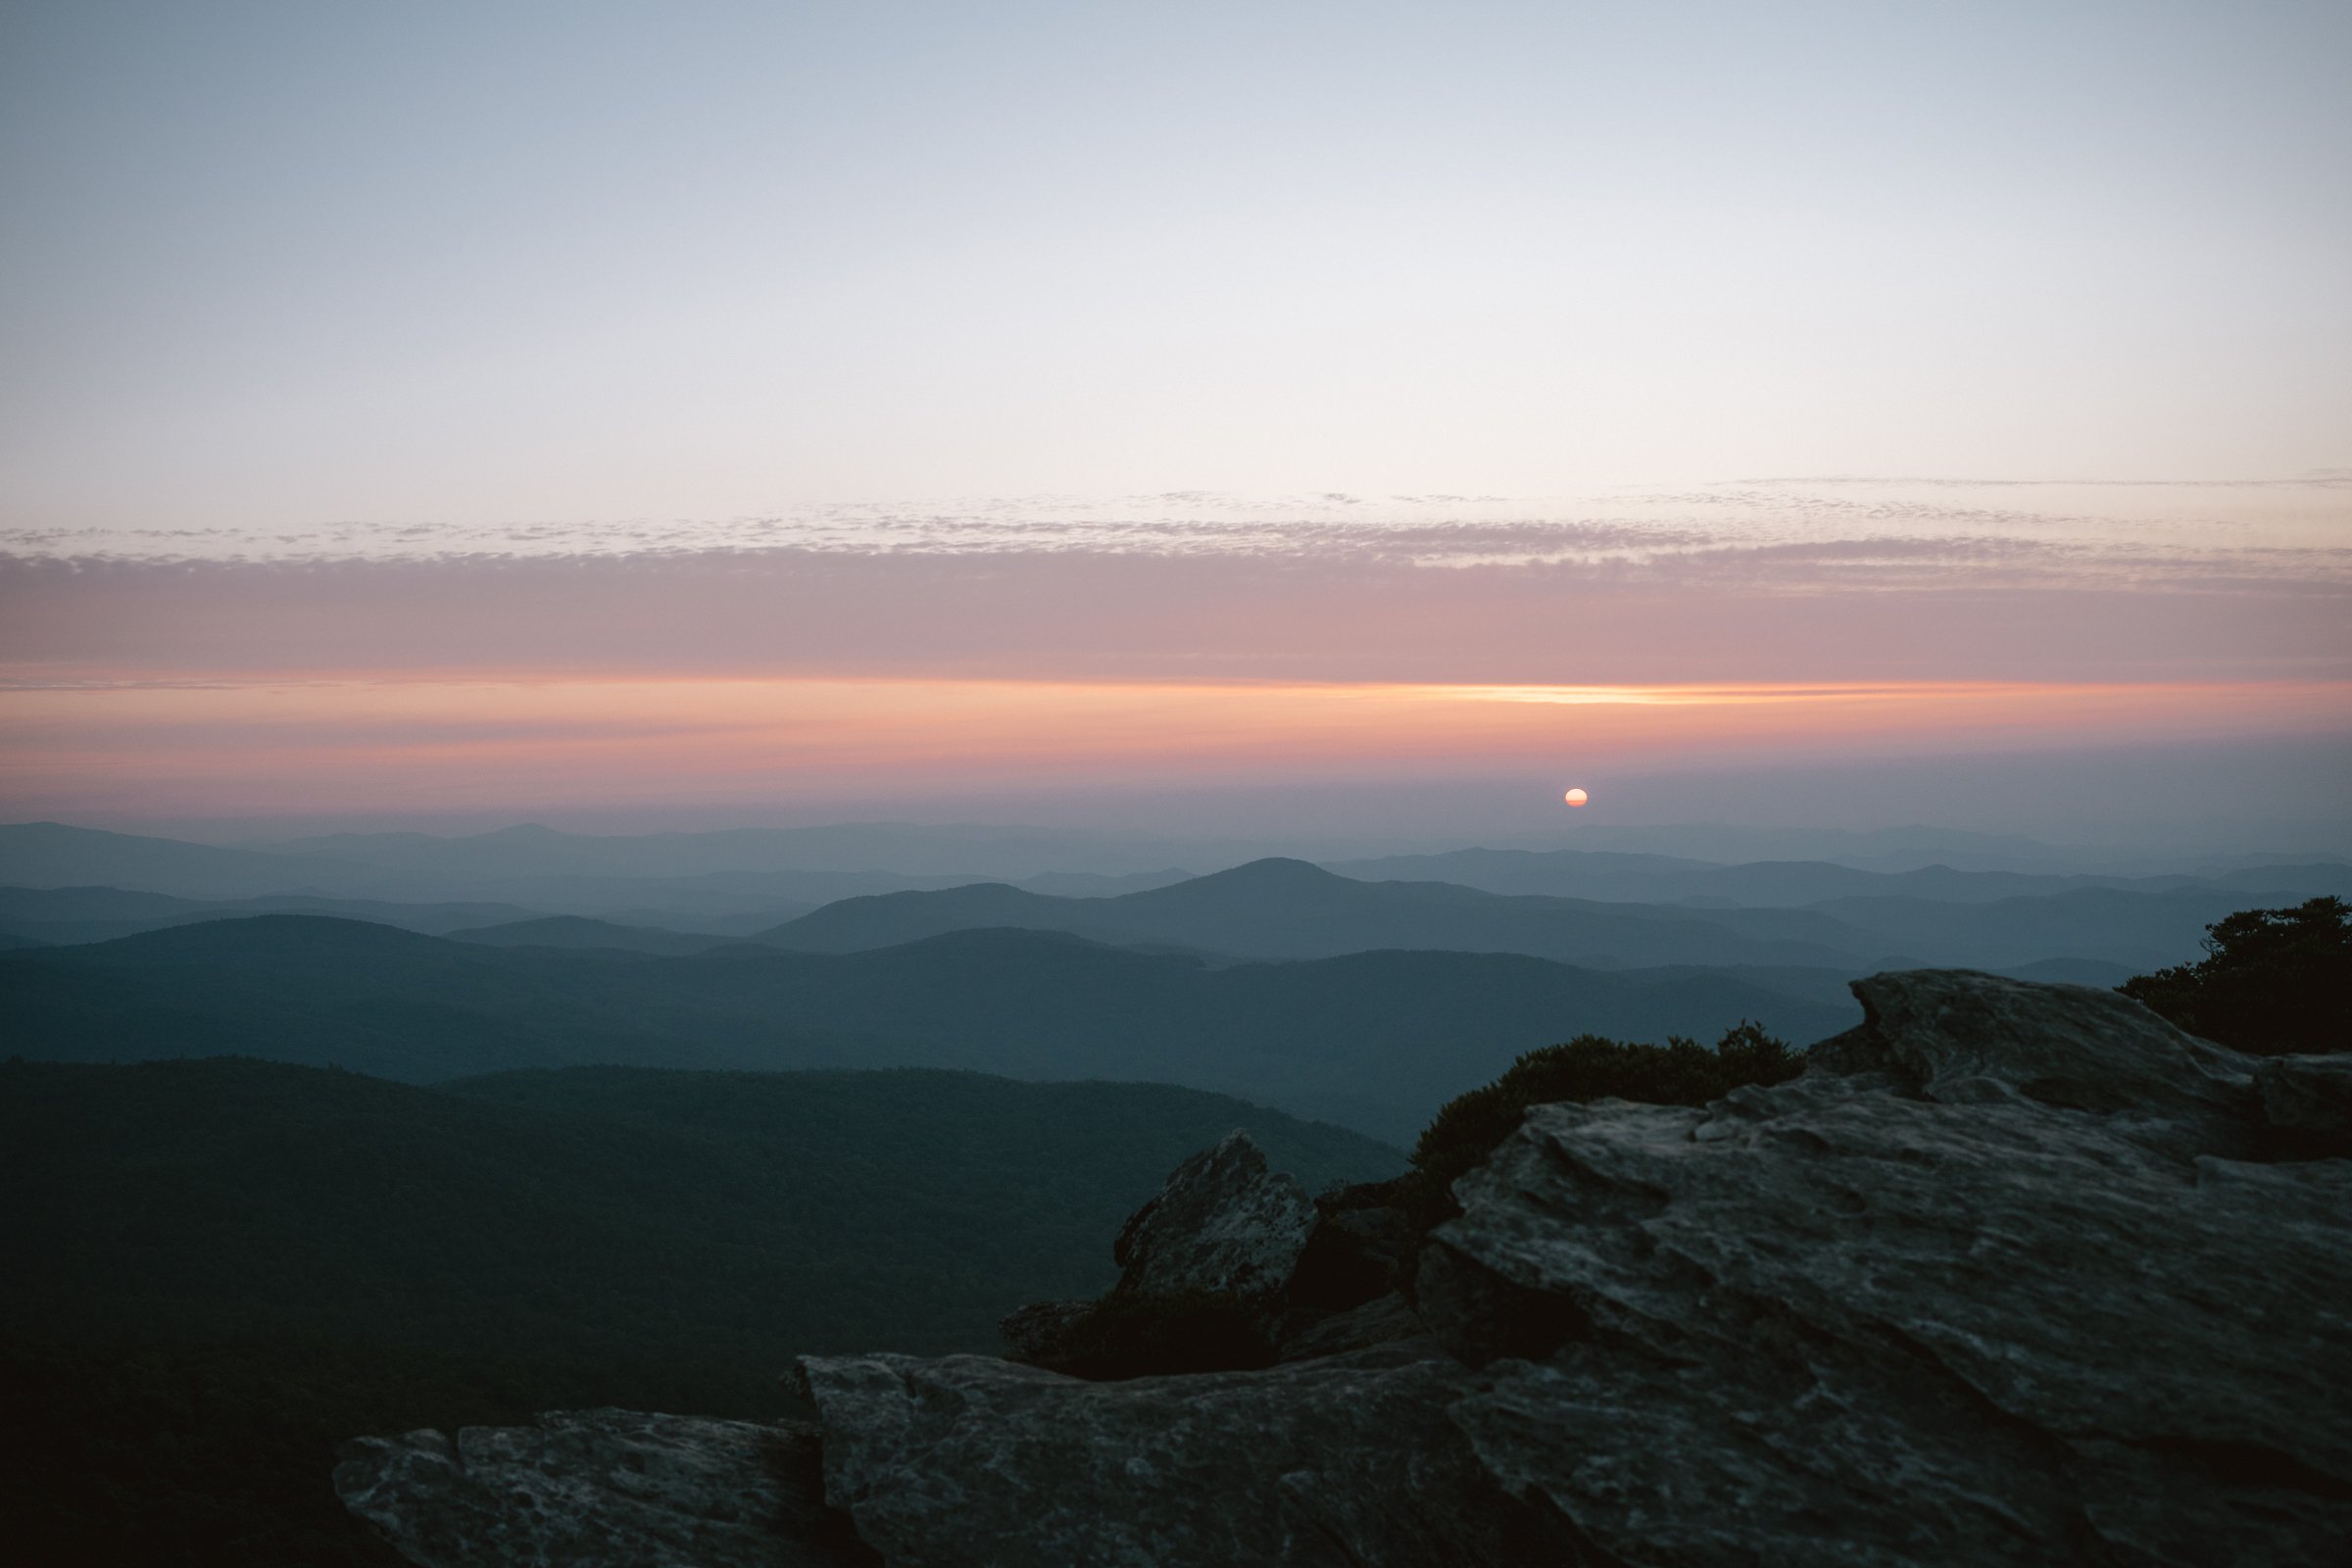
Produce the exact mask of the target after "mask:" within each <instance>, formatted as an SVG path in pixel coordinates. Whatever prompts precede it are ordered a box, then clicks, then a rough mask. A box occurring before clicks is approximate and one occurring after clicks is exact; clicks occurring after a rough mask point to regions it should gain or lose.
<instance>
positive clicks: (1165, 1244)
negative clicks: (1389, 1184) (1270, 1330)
mask: <svg viewBox="0 0 2352 1568" xmlns="http://www.w3.org/2000/svg"><path fill="white" fill-rule="evenodd" d="M1314 1226H1315V1205H1314V1203H1313V1201H1311V1200H1310V1199H1309V1198H1308V1197H1307V1196H1306V1189H1304V1188H1302V1187H1300V1186H1299V1183H1298V1182H1297V1181H1296V1180H1294V1179H1293V1178H1291V1177H1290V1176H1288V1175H1286V1174H1284V1173H1282V1172H1280V1171H1275V1170H1269V1169H1268V1168H1267V1166H1266V1155H1265V1151H1263V1150H1261V1149H1259V1148H1258V1147H1257V1141H1256V1140H1255V1139H1253V1138H1251V1137H1250V1135H1249V1134H1248V1133H1246V1132H1243V1131H1240V1130H1239V1129H1237V1130H1235V1131H1234V1132H1231V1133H1228V1134H1227V1135H1226V1136H1225V1138H1224V1139H1223V1140H1222V1141H1221V1142H1219V1143H1217V1144H1216V1145H1214V1146H1212V1147H1211V1148H1208V1149H1204V1150H1202V1151H1201V1152H1200V1153H1198V1154H1195V1155H1194V1156H1193V1157H1192V1158H1190V1159H1188V1160H1186V1161H1185V1162H1184V1163H1183V1164H1181V1165H1179V1166H1177V1167H1176V1169H1175V1170H1174V1171H1172V1172H1170V1173H1169V1176H1168V1180H1167V1184H1166V1185H1165V1186H1163V1187H1162V1188H1161V1189H1160V1190H1159V1196H1158V1197H1156V1198H1154V1199H1152V1201H1150V1202H1148V1203H1146V1204H1145V1205H1144V1206H1143V1207H1141V1208H1139V1209H1137V1210H1136V1211H1135V1213H1134V1215H1133V1216H1132V1217H1131V1218H1129V1220H1128V1221H1127V1224H1126V1227H1125V1228H1124V1229H1122V1230H1121V1231H1120V1232H1119V1236H1118V1240H1117V1241H1115V1242H1113V1243H1112V1244H1111V1249H1110V1255H1111V1261H1113V1262H1115V1263H1117V1264H1118V1265H1119V1270H1120V1272H1119V1284H1118V1289H1119V1290H1121V1291H1123V1292H1125V1293H1127V1294H1129V1295H1142V1296H1177V1295H1184V1294H1188V1293H1199V1294H1205V1295H1220V1296H1234V1297H1239V1298H1242V1299H1246V1300H1248V1299H1257V1300H1265V1299H1272V1298H1273V1297H1275V1296H1278V1295H1279V1294H1280V1293H1281V1291H1282V1289H1283V1287H1284V1286H1286V1285H1288V1284H1289V1283H1290V1279H1291V1271H1292V1270H1293V1269H1295V1268H1297V1267H1298V1266H1299V1252H1300V1251H1301V1250H1304V1249H1305V1247H1306V1239H1307V1237H1308V1235H1309V1234H1310V1233H1311V1232H1312V1231H1313V1230H1314Z"/></svg>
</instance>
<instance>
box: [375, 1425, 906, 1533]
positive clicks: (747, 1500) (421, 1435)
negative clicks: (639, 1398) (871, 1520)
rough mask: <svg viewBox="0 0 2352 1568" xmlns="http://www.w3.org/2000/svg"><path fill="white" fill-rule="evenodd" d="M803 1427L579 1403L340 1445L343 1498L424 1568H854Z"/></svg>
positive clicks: (812, 1434)
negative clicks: (671, 1567) (525, 1422)
mask: <svg viewBox="0 0 2352 1568" xmlns="http://www.w3.org/2000/svg"><path fill="white" fill-rule="evenodd" d="M817 1445H818V1434H817V1431H816V1429H815V1428H813V1427H809V1426H805V1425H803V1426H795V1425H790V1424H785V1425H774V1426H770V1425H763V1424H760V1423H758V1422H752V1421H707V1420H699V1419H695V1418H693V1417H688V1416H675V1415H640V1414H638V1413H636V1412H634V1411H629V1410H574V1411H565V1412H563V1413H560V1414H556V1415H548V1416H542V1417H540V1419H539V1424H538V1425H537V1426H530V1427H467V1428H466V1429H464V1430H463V1431H461V1432H459V1433H458V1435H457V1437H456V1438H455V1439H452V1438H450V1437H448V1436H446V1435H444V1434H442V1433H439V1432H431V1431H426V1432H411V1433H409V1434H408V1435H407V1436H405V1437H398V1438H361V1439H359V1440H357V1441H355V1442H352V1443H348V1444H346V1445H344V1448H343V1454H342V1463H340V1464H339V1465H337V1466H336V1467H335V1491H336V1492H337V1493H338V1494H340V1495H341V1496H342V1498H343V1502H344V1505H345V1506H347V1507H349V1508H350V1509H351V1511H352V1512H353V1513H356V1514H358V1515H359V1516H360V1517H361V1518H363V1519H365V1520H367V1521H368V1523H369V1524H372V1525H374V1526H375V1527H376V1528H377V1529H379V1530H381V1531H382V1532H383V1533H384V1535H385V1536H386V1537H388V1538H389V1539H390V1540H391V1541H392V1543H393V1544H395V1545H397V1546H398V1547H399V1548H400V1550H401V1553H402V1555H404V1556H406V1557H407V1558H408V1559H409V1560H410V1561H411V1562H414V1563H418V1564H422V1565H424V1568H477V1565H481V1564H494V1563H513V1564H526V1563H527V1564H534V1565H538V1564H549V1565H552V1564H558V1563H561V1564H563V1565H564V1568H646V1565H649V1564H671V1563H674V1564H693V1565H695V1568H851V1565H853V1564H872V1563H874V1562H877V1561H878V1560H879V1559H878V1558H876V1557H875V1556H874V1554H873V1552H872V1551H871V1550H870V1549H869V1548H867V1547H866V1546H865V1545H863V1544H861V1543H860V1542H858V1538H857V1536H856V1534H855V1533H854V1532H852V1531H851V1530H850V1529H849V1528H848V1527H847V1523H846V1521H844V1520H843V1519H842V1517H841V1516H840V1515H839V1514H838V1513H836V1512H834V1511H832V1510H830V1509H828V1508H827V1507H826V1506H825V1502H824V1489H823V1481H822V1477H821V1475H820V1472H819V1469H818V1453H817Z"/></svg>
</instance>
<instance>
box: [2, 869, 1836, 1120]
mask: <svg viewBox="0 0 2352 1568" xmlns="http://www.w3.org/2000/svg"><path fill="white" fill-rule="evenodd" d="M0 1009H4V1011H5V1015H6V1016H7V1018H8V1019H9V1023H10V1030H9V1033H10V1039H11V1048H10V1049H11V1050H13V1051H15V1052H17V1053H19V1054H23V1055H25V1056H27V1057H33V1058H39V1059H51V1060H77V1061H137V1060H146V1059H152V1058H157V1057H172V1056H196V1055H212V1054H238V1055H251V1056H260V1057H265V1058H269V1059H271V1060H280V1061H293V1062H305V1063H311V1064H316V1065H327V1064H334V1065H340V1066H343V1067H346V1068H349V1069H352V1070H354V1071H359V1072H366V1073H371V1074H374V1075H377V1076H380V1077H386V1078H395V1079H401V1080H405V1081H409V1082H419V1083H422V1082H433V1081H439V1080H445V1079H452V1078H458V1077H464V1076H469V1075H472V1074H477V1073H481V1072H485V1071H494V1070H499V1069H505V1068H516V1067H538V1066H557V1065H564V1064H571V1063H587V1062H613V1063H631V1064H639V1065H651V1066H666V1067H701V1068H710V1067H760V1068H805V1067H880V1066H933V1067H958V1068H968V1069H972V1070H978V1071H987V1072H994V1073H1002V1074H1006V1075H1009V1076H1014V1077H1021V1078H1033V1079H1073V1078H1076V1079H1094V1078H1103V1079H1117V1080H1130V1081H1135V1080H1149V1081H1156V1082H1165V1083H1176V1084H1183V1085H1187V1086H1191V1087H1195V1088H1201V1089H1208V1090H1214V1091H1217V1092H1220V1093H1226V1094H1233V1095H1237V1096H1240V1097H1242V1098H1244V1099H1247V1100H1251V1101H1254V1102H1256V1103H1260V1104H1270V1105H1275V1106H1279V1107H1282V1108H1285V1109H1288V1110H1291V1111H1293V1112H1295V1113H1297V1114H1301V1115H1307V1116H1313V1117H1317V1118H1319V1119H1323V1120H1329V1121H1335V1122H1339V1123H1341V1124H1342V1125H1345V1126H1349V1127H1353V1128H1356V1129H1358V1130H1360V1131H1363V1132H1366V1133H1369V1134H1371V1135H1372V1136H1374V1137H1379V1138H1385V1139H1390V1140H1393V1141H1394V1140H1401V1139H1409V1138H1410V1137H1412V1136H1413V1134H1414V1133H1415V1132H1417V1131H1418V1129H1419V1128H1420V1126H1421V1124H1422V1123H1423V1122H1424V1121H1426V1120H1427V1119H1428V1117H1429V1115H1430V1113H1431V1112H1432V1111H1434V1110H1435V1109H1436V1108H1437V1106H1438V1105H1439V1104H1440V1103H1443V1102H1444V1101H1446V1100H1447V1099H1449V1098H1451V1097H1452V1096H1453V1095H1456V1094H1459V1093H1461V1092H1462V1091H1463V1090H1465V1089H1468V1088H1471V1087H1473V1086H1474V1085H1477V1084H1479V1083H1483V1082H1485V1081H1486V1080H1488V1079H1490V1078H1492V1077H1494V1076H1495V1074H1496V1073H1498V1072H1500V1071H1501V1070H1502V1069H1503V1068H1504V1067H1506V1066H1508V1065H1509V1064H1510V1062H1511V1060H1512V1058H1513V1057H1515V1056H1516V1055H1517V1054H1519V1053H1521V1052H1523V1051H1527V1050H1530V1049H1532V1048H1534V1047H1537V1046H1542V1045H1548V1044H1551V1043H1553V1042H1555V1041H1559V1040H1564V1039H1567V1038H1568V1037H1570V1036H1572V1035H1575V1034H1578V1033H1582V1032H1587V1031H1591V1032H1596V1033H1603V1034H1611V1035H1619V1036H1626V1037H1632V1038H1642V1039H1658V1038H1662V1037H1664V1036H1665V1035H1668V1034H1684V1035H1691V1036H1695V1037H1700V1038H1706V1039H1712V1038H1713V1037H1714V1036H1715V1035H1717V1034H1719V1033H1720V1032H1721V1031H1723V1030H1724V1029H1726V1028H1729V1027H1730V1026H1731V1025H1733V1024H1735V1023H1737V1022H1739V1021H1740V1020H1741V1019H1755V1020H1757V1021H1760V1022H1762V1023H1764V1024H1765V1025H1766V1026H1767V1027H1769V1028H1771V1029H1774V1030H1775V1031H1777V1032H1779V1033H1780V1034H1782V1035H1783V1036H1784V1037H1786V1038H1788V1039H1789V1040H1791V1041H1794V1042H1798V1043H1802V1042H1805V1041H1809V1040H1814V1039H1819V1038H1821V1037H1822V1036H1824V1035H1828V1034H1831V1033H1834V1032H1836V1031H1837V1030H1838V1029H1839V1028H1842V1027H1844V1026H1845V1025H1846V1024H1847V1023H1849V1022H1850V1021H1851V1020H1852V1019H1853V1017H1854V1016H1855V1013H1854V1008H1853V1005H1852V1004H1851V1002H1850V1000H1849V1001H1847V1002H1846V1003H1845V1004H1844V1005H1836V1004H1834V1003H1829V1002H1824V1001H1816V1000H1808V999H1805V998H1802V997H1799V996H1794V995H1791V994H1789V991H1787V990H1786V989H1776V988H1774V987H1771V986H1767V985H1763V984H1757V983H1752V982H1750V981H1747V980H1744V979H1742V978H1740V976H1739V974H1738V973H1737V972H1726V971H1712V970H1703V969H1702V970H1689V971H1677V972H1674V973H1672V974H1670V975H1669V976H1668V977H1667V978H1665V979H1662V980H1649V979H1645V978H1643V977H1642V972H1641V971H1638V970H1637V971H1627V972H1624V973H1611V972H1607V971H1599V970H1593V969H1586V968H1578V967H1574V966H1570V965H1567V964H1562V963H1556V962H1551V961H1548V960H1545V959H1542V958H1536V957H1530V956H1522V955H1515V954H1505V953H1449V952H1438V951H1424V952H1368V953H1351V954H1347V955H1342V956H1332V957H1326V958H1319V959H1313V960H1308V961H1294V962H1280V963H1241V964H1232V965H1225V966H1211V965H1208V964H1204V963H1202V962H1201V960H1199V959H1197V958H1193V957H1188V956H1179V955H1165V954H1151V953H1139V952H1134V951H1131V950H1127V949H1121V948H1114V947H1108V946H1104V945H1102V944H1100V943H1095V942H1090V941H1087V940H1085V939H1083V938H1080V937H1076V936H1072V935H1069V934H1066V933H1062V932H1051V931H1027V930H1013V929H991V930H966V931H955V932H949V933H945V934H942V935H939V936H935V937H929V938H926V939H924V940H921V941H916V942H911V943H905V944H900V945H895V946H890V947H882V948H874V949H868V950H864V951H859V952H851V953H809V952H795V951H790V950H785V949H778V948H772V947H760V946H754V945H729V946H725V947H719V948H714V949H711V950H710V951H707V952H703V953H699V954H689V955H683V956H657V955H650V954H642V953H629V952H621V951H614V950H613V949H587V950H579V949H563V948H554V947H545V946H536V947H493V946H487V945H483V944H480V943H471V942H459V941H454V940H449V939H446V938H435V937H427V936H421V935H418V934H416V933H413V932H406V931H398V930H394V929H392V928H391V927H388V926H381V925H372V924H367V923H364V922H359V921H351V920H334V919H326V918H321V917H317V916H302V915H260V916H254V917H251V918H247V919H240V920H220V921H212V922H208V923H204V924H197V925H183V926H175V927H172V928H171V929H168V930H162V931H153V932H147V933H144V934H142V935H139V936H133V937H125V938H122V939H119V940H117V941H113V942H104V943H95V944H90V945H86V946H79V947H66V948H44V949H30V950H19V951H16V952H11V953H8V954H5V955H0Z"/></svg>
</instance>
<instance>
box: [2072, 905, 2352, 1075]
mask: <svg viewBox="0 0 2352 1568" xmlns="http://www.w3.org/2000/svg"><path fill="white" fill-rule="evenodd" d="M2205 953H2206V956H2204V957H2203V958H2200V959H2199V960H2198V961H2196V962H2195V963H2181V964H2175V965H2174V966H2173V967H2171V968H2169V969H2159V970H2157V971H2156V972H2155V973H2154V974H2143V975H2135V976H2133V977H2132V978H2131V979H2130V980H2127V981H2125V982H2124V983H2123V984H2122V985H2120V986H2118V987H2116V989H2117V990H2118V991H2120V992H2122V993H2123V994H2124V995H2125V996H2127V997H2130V998H2131V1000H2132V1001H2134V1002H2138V1003H2142V1004H2145V1005H2147V1006H2149V1007H2151V1008H2153V1009H2154V1010H2155V1011H2157V1012H2159V1013H2162V1014H2163V1015H2164V1016H2165V1017H2167V1018H2169V1019H2171V1020H2172V1021H2173V1022H2174V1023H2176V1024H2178V1025H2180V1028H2182V1029H2184V1030H2186V1031H2187V1032H2188V1033H2190V1034H2192V1035H2197V1036H2200V1037H2202V1038H2204V1039H2206V1040H2212V1041H2217V1042H2219V1043H2220V1044H2222V1045H2225V1046H2229V1047H2231V1048H2232V1049H2234V1050H2238V1051H2244V1052H2251V1053H2253V1054H2257V1055H2282V1054H2297V1053H2305V1052H2330V1051H2347V1050H2352V907H2348V906H2346V905H2345V903H2344V901H2343V900H2341V899H2333V898H2328V899H2312V900H2310V901H2308V902H2307V903H2304V904H2300V905H2297V906H2295V907H2293V908H2287V909H2243V910H2240V911H2239V912H2238V913H2236V914H2232V915H2229V917H2228V918H2226V919H2222V920H2217V921H2215V922H2214V923H2213V924H2212V925H2209V926H2207V927H2206V928H2205Z"/></svg>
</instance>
